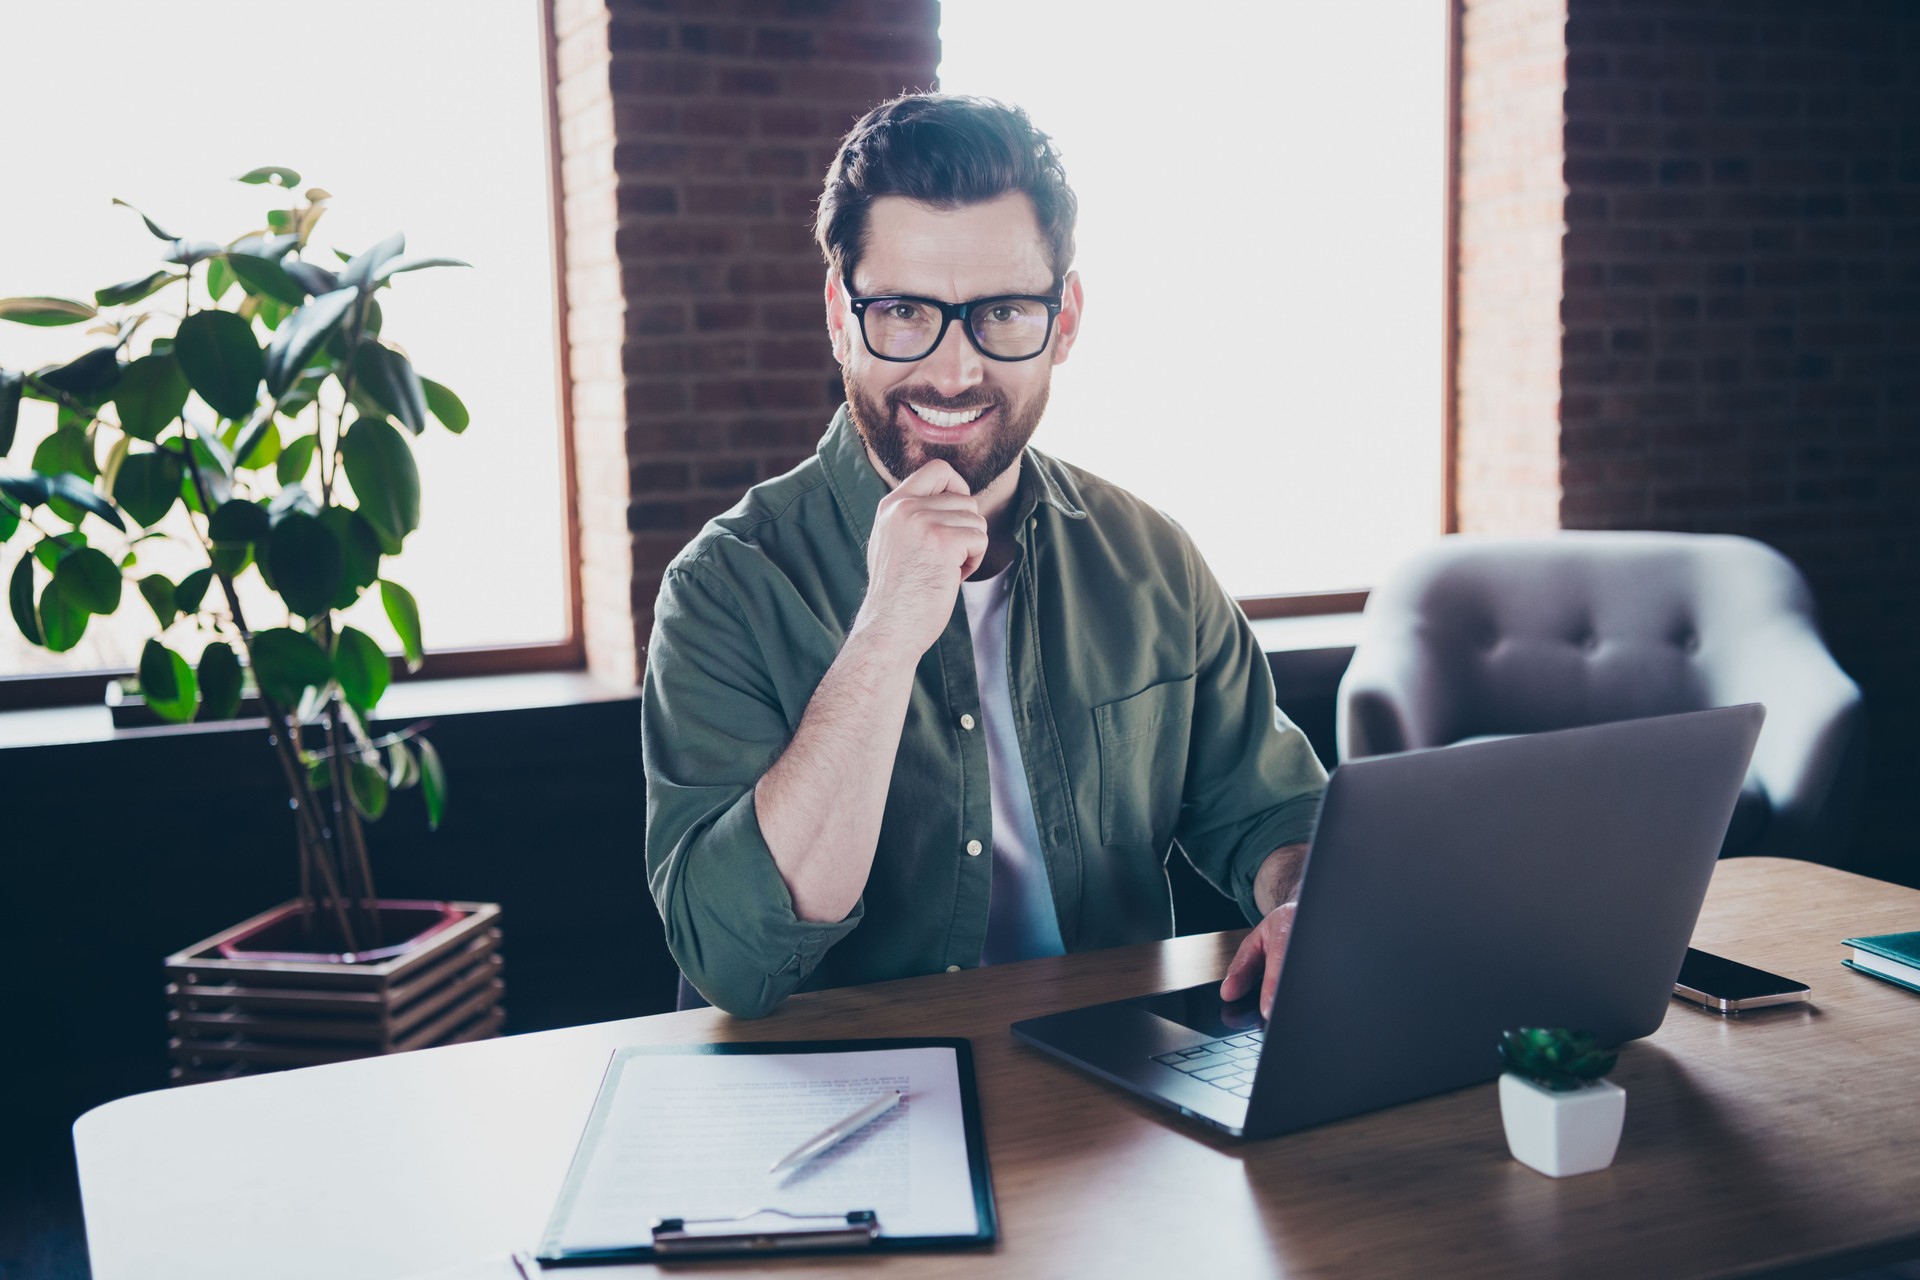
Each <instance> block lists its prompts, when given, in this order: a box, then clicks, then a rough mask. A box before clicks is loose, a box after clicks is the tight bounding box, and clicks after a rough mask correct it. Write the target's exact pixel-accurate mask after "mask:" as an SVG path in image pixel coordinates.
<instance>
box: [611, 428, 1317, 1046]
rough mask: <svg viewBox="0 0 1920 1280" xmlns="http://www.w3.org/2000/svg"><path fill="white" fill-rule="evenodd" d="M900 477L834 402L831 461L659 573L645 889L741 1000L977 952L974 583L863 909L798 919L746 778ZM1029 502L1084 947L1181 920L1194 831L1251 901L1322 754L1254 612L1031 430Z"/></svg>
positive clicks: (1038, 757) (1019, 627) (1034, 753)
mask: <svg viewBox="0 0 1920 1280" xmlns="http://www.w3.org/2000/svg"><path fill="white" fill-rule="evenodd" d="M887 492H888V489H887V485H886V482H885V481H884V480H882V479H881V477H880V475H879V473H878V472H876V471H875V470H874V468H873V466H872V464H871V463H870V462H869V461H868V458H867V454H866V451H865V449H864V447H863V446H862V444H861V442H860V438H859V435H858V433H857V431H856V430H855V429H854V427H853V424H852V421H851V419H850V418H849V416H848V413H847V410H846V408H845V407H844V406H842V408H841V410H840V412H839V414H838V415H837V416H836V417H835V418H834V420H833V424H832V426H831V427H829V428H828V430H827V434H826V436H825V437H824V438H823V439H822V440H821V442H820V446H819V449H818V451H817V453H816V455H815V456H814V457H812V458H810V459H808V460H807V461H806V462H804V463H802V464H801V465H800V466H798V467H796V468H795V469H794V470H793V471H791V472H789V473H787V474H786V475H784V476H781V477H779V478H778V479H775V480H770V481H767V482H766V483H764V484H761V485H757V486H755V487H754V488H753V489H752V490H750V491H749V492H748V493H747V494H746V496H745V497H744V498H742V499H741V501H740V503H739V504H738V505H737V506H735V507H734V508H733V509H732V510H731V511H728V512H727V513H726V514H725V515H722V516H720V517H719V518H718V519H716V520H714V521H712V522H711V523H709V524H708V525H707V527H706V528H705V529H703V530H702V531H701V533H700V535H699V536H698V537H696V538H695V539H694V540H693V542H692V543H691V544H690V545H689V546H688V547H687V548H686V550H684V551H683V552H681V553H680V555H679V556H678V557H676V558H675V560H674V561H673V563H672V564H671V565H670V566H668V569H667V573H666V579H665V582H664V583H663V584H662V586H661V588H660V597H659V602H658V604H657V605H656V606H655V610H654V629H653V637H652V642H651V644H650V646H649V648H648V653H647V670H646V682H645V690H644V701H643V704H642V748H643V751H644V756H645V762H646V779H647V832H646V840H647V853H646V856H647V875H648V881H649V884H650V885H651V887H652V891H653V897H654V901H655V902H656V903H657V905H658V906H659V908H660V915H661V918H662V919H663V920H664V921H665V925H666V938H667V945H668V947H669V948H670V949H671V950H672V952H673V955H674V959H675V960H677V961H678V962H679V964H680V968H681V970H682V971H683V972H684V973H685V974H686V975H687V977H688V979H689V980H691V981H692V983H693V985H694V986H695V987H696V988H698V989H699V991H700V992H701V994H703V995H704V996H706V997H707V998H708V999H709V1000H711V1001H712V1002H713V1003H714V1004H716V1005H718V1006H719V1007H721V1008H723V1009H726V1010H729V1011H730V1012H733V1013H736V1014H741V1015H744V1016H749V1017H754V1016H759V1015H761V1014H764V1013H767V1012H768V1011H770V1010H771V1009H772V1008H773V1007H774V1006H775V1005H777V1004H778V1003H779V1002H780V1001H781V1000H782V999H784V998H785V997H786V996H787V995H788V994H789V993H791V992H793V991H796V990H812V989H815V988H820V987H833V986H842V985H845V984H848V983H857V982H875V981H879V980H882V979H886V978H903V977H909V976H913V975H917V974H925V973H939V972H941V971H943V970H947V969H951V968H955V967H959V968H970V967H973V966H975V965H977V964H978V963H979V958H980V945H981V942H982V940H983V939H984V938H985V937H986V932H987V905H988V900H989V895H990V889H991V879H992V874H993V857H992V850H993V830H992V815H991V808H990V806H991V792H990V789H989V786H988V779H987V743H986V740H985V734H984V733H982V732H981V731H980V728H979V712H980V702H979V693H978V687H977V684H976V681H975V678H974V665H973V645H972V641H971V637H970V635H969V633H968V630H967V612H966V607H965V605H964V603H963V602H962V601H961V600H960V599H959V593H958V592H957V591H956V592H955V600H954V607H953V615H952V617H951V618H950V619H949V620H948V622H947V628H946V630H945V631H944V632H943V633H942V634H941V636H940V639H939V641H938V642H937V643H935V644H934V645H933V647H932V648H930V649H929V650H927V652H926V654H925V655H924V656H923V657H922V658H921V660H920V663H919V666H918V667H917V668H916V670H915V673H914V684H913V692H912V696H911V699H910V701H909V704H908V707H907V716H906V724H905V727H904V728H903V729H902V731H901V736H900V748H899V752H898V755H897V756H896V757H895V761H894V766H893V776H892V779H891V780H890V782H889V784H888V791H887V801H886V809H885V814H884V816H883V818H882V821H881V825H880V840H879V845H878V847H877V852H876V853H875V855H874V859H873V869H872V871H871V872H870V873H869V875H868V877H867V885H866V891H865V893H864V894H863V895H862V896H861V899H860V901H859V903H858V904H856V905H855V906H854V908H853V910H852V911H851V912H850V913H849V914H848V915H847V917H846V918H845V919H844V920H837V921H833V922H830V923H819V922H814V921H808V920H802V919H800V918H799V917H797V916H796V915H795V914H794V910H793V901H792V898H791V897H790V895H789V894H788V892H787V887H786V882H785V881H784V880H782V879H781V877H780V872H779V870H778V869H777V868H776V867H775V865H774V861H773V857H772V855H771V854H770V853H769V852H768V850H767V844H766V841H765V839H764V838H763V837H762V835H761V832H760V824H759V821H758V819H757V818H756V816H755V814H754V791H753V789H754V784H755V783H756V782H758V781H759V779H760V776H761V775H762V774H763V773H765V772H766V770H767V768H768V766H770V765H771V764H772V763H773V761H774V760H775V759H776V758H777V757H778V756H779V754H780V752H781V751H782V750H783V749H784V748H785V747H786V745H787V743H788V741H789V740H790V739H791V738H792V736H793V733H794V731H795V729H796V728H797V727H798V726H799V724H800V717H801V715H802V714H803V713H804V712H805V711H806V709H807V702H808V699H810V698H811V697H812V696H813V691H814V688H815V686H816V685H818V684H819V682H820V678H821V677H822V676H823V675H825V674H826V671H827V668H828V667H829V666H830V665H831V664H832V663H833V660H834V658H835V656H836V655H838V653H839V652H840V646H841V644H842V643H843V642H844V641H845V639H846V637H847V629H848V627H849V626H851V625H852V622H853V619H854V614H855V613H856V612H857V611H858V610H859V608H860V602H861V599H862V597H863V596H864V594H865V592H866V589H867V555H866V550H867V539H868V538H869V537H870V536H871V534H872V532H873V519H874V512H875V509H876V508H877V507H878V505H879V502H880V499H881V498H883V497H885V496H886V494H887ZM1013 501H1014V512H1015V517H1016V521H1015V524H1014V526H1013V527H1014V529H1015V531H1016V532H1015V538H1016V541H1017V543H1018V549H1017V552H1016V556H1015V560H1014V563H1013V565H1012V567H1011V569H1010V570H1009V572H1012V573H1013V574H1015V575H1016V576H1015V578H1014V581H1013V584H1012V595H1011V599H1010V601H1009V603H1008V609H1007V627H1008V637H1007V654H1008V683H1009V688H1010V691H1011V695H1012V703H1013V716H1014V723H1015V729H1016V732H1017V734H1018V737H1019V742H1020V756H1021V759H1022V761H1023V762H1024V764H1025V767H1026V773H1027V785H1028V788H1029V789H1030V791H1031V793H1032V797H1033V812H1034V818H1035V820H1036V825H1037V826H1038V829H1039V833H1040V841H1041V844H1042V846H1043V852H1044V857H1045V862H1046V868H1047V876H1048V880H1049V882H1050V885H1051V889H1052V895H1053V904H1054V909H1055V910H1056V911H1057V912H1058V915H1059V923H1060V936H1061V938H1062V940H1063V941H1064V942H1065V944H1066V947H1067V950H1069V951H1086V950H1090V949H1093V948H1096V947H1112V946H1119V945H1122V944H1126V943H1133V942H1145V941H1149V940H1152V939H1158V938H1166V937H1170V936H1172V933H1173V907H1172V898H1171V895H1170V891H1169V889H1168V884H1167V875H1166V865H1165V864H1166V858H1167V855H1168V853H1169V851H1170V849H1171V848H1172V846H1173V845H1174V844H1175V843H1176V842H1177V843H1178V844H1179V846H1180V848H1181V849H1182V850H1183V851H1184V852H1185V854H1186V856H1187V857H1188V859H1189V860H1191V862H1192V863H1193V865H1194V866H1195V867H1196V868H1197V869H1198V870H1199V872H1200V874H1201V875H1203V876H1205V877H1206V878H1207V880H1208V881H1210V882H1211V883H1212V884H1214V885H1215V886H1216V887H1218V888H1219V889H1220V890H1222V891H1223V892H1225V893H1227V894H1229V895H1230V896H1232V897H1233V898H1235V899H1236V900H1237V901H1238V902H1239V903H1240V906H1241V908H1242V910H1244V911H1245V912H1246V914H1247V918H1248V919H1249V920H1256V919H1258V918H1259V911H1258V909H1257V908H1256V907H1255V905H1254V901H1253V877H1254V873H1255V871H1256V870H1258V868H1259V866H1260V864H1261V863H1262V862H1263V861H1264V860H1265V858H1266V856H1267V854H1268V853H1270V852H1271V851H1272V850H1274V849H1276V848H1278V847H1280V846H1282V845H1286V844H1292V843H1294V842H1296V841H1301V840H1305V839H1307V838H1308V836H1309V834H1310V833H1311V831H1312V829H1313V823H1314V819H1315V816H1316V814H1317V811H1318V807H1319V801H1320V794H1321V791H1322V788H1323V787H1324V785H1325V781H1326V774H1325V772H1324V771H1323V770H1322V768H1321V766H1320V764H1319V761H1318V760H1317V759H1315V757H1314V754H1313V751H1312V749H1311V748H1310V747H1309V746H1308V745H1307V741H1306V739H1305V737H1304V736H1303V735H1302V734H1301V733H1300V731H1299V730H1298V729H1296V728H1295V727H1294V726H1293V725H1292V724H1291V723H1290V722H1289V721H1288V720H1287V719H1286V717H1285V716H1284V715H1282V714H1281V713H1280V712H1279V711H1278V710H1277V709H1276V707H1275V706H1274V692H1273V677H1272V675H1271V674H1270V672H1269V671H1268V668H1267V664H1266V658H1265V655H1264V654H1263V653H1262V652H1261V650H1260V648H1259V646H1258V645H1257V644H1256V643H1255V641H1254V637H1253V633H1252V631H1251V629H1250V628H1249V627H1248V626H1247V621H1246V618H1245V617H1244V616H1243V615H1242V614H1241V612H1240V610H1239V609H1238V607H1237V606H1235V604H1234V603H1233V601H1232V599H1231V598H1229V597H1228V596H1227V594H1226V593H1225V592H1224V591H1223V590H1222V589H1221V587H1220V585H1219V584H1218V583H1217V582H1216V581H1215V580H1214V578H1213V576H1212V574H1211V573H1209V572H1208V570H1207V567H1206V565H1205V564H1204V563H1202V562H1201V559H1200V556H1199V554H1198V553H1197V552H1196V551H1195V550H1194V548H1193V545H1192V543H1191V542H1190V541H1189V540H1188V539H1187V537H1186V535H1185V534H1184V533H1183V532H1182V531H1181V530H1180V529H1179V528H1178V527H1177V526H1176V525H1175V524H1174V523H1173V522H1172V521H1171V520H1169V519H1167V518H1166V517H1165V516H1163V515H1161V514H1160V513H1159V512H1157V511H1155V510H1154V509H1153V508H1152V507H1150V506H1148V505H1147V504H1146V503H1144V502H1141V501H1140V500H1139V499H1137V498H1135V497H1133V496H1132V495H1131V494H1128V493H1127V492H1125V491H1124V490H1122V489H1119V488H1117V487H1115V486H1114V485H1111V484H1109V483H1107V482H1106V481H1104V480H1101V479H1099V478H1097V477H1095V476H1092V475H1089V474H1087V473H1086V472H1084V471H1080V470H1078V469H1077V468H1074V467H1070V466H1067V465H1065V464H1063V463H1060V462H1058V461H1055V460H1054V459H1052V458H1049V457H1047V456H1046V455H1045V454H1042V453H1040V452H1038V451H1037V450H1034V449H1028V450H1027V452H1026V454H1025V457H1024V461H1023V465H1022V467H1021V479H1020V486H1019V489H1018V491H1017V493H1016V495H1015V497H1014V500H1013ZM853 852H854V851H852V850H849V854H850V855H851V854H852V853H853Z"/></svg>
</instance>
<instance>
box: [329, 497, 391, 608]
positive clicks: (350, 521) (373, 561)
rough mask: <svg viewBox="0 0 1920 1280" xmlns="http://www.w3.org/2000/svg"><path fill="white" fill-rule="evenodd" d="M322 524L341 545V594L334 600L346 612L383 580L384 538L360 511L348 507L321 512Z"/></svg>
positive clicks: (336, 605) (335, 604)
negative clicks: (382, 548) (363, 594)
mask: <svg viewBox="0 0 1920 1280" xmlns="http://www.w3.org/2000/svg"><path fill="white" fill-rule="evenodd" d="M320 523H322V524H324V525H326V526H327V530H328V531H329V532H330V533H332V534H333V536H334V539H335V540H336V541H337V542H339V544H340V593H339V594H338V595H336V596H335V597H334V598H333V607H334V608H336V609H345V608H347V607H349V606H350V605H352V604H353V603H354V601H356V600H358V599H359V598H360V593H361V592H362V591H365V590H366V589H367V588H368V587H370V586H372V585H373V584H374V583H375V582H378V581H379V580H380V535H379V534H377V533H375V532H374V531H373V526H372V525H370V524H368V523H367V522H366V519H365V517H363V516H362V515H361V514H360V513H359V512H358V511H354V510H351V509H350V508H347V507H328V508H327V509H326V510H325V511H322V512H321V513H320Z"/></svg>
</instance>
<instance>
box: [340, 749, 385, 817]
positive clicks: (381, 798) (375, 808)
mask: <svg viewBox="0 0 1920 1280" xmlns="http://www.w3.org/2000/svg"><path fill="white" fill-rule="evenodd" d="M347 793H348V794H349V795H350V796H352V798H353V807H354V808H356V809H358V810H359V811H360V816H361V817H363V818H365V819H366V820H367V821H368V822H378V821H379V820H380V815H381V814H383V813H385V812H386V811H387V794H388V792H387V775H386V774H384V773H382V772H381V771H380V770H379V769H377V768H375V767H374V766H372V765H370V764H368V763H367V762H366V761H364V760H353V761H349V762H348V764H347Z"/></svg>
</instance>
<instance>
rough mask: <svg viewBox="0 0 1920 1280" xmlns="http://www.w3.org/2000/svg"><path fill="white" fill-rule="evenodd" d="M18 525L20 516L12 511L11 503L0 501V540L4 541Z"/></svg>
mask: <svg viewBox="0 0 1920 1280" xmlns="http://www.w3.org/2000/svg"><path fill="white" fill-rule="evenodd" d="M19 527H20V516H19V514H18V513H17V512H16V511H14V509H13V504H12V503H11V502H10V501H9V502H0V542H5V541H6V540H7V539H8V538H11V537H12V536H13V535H14V531H15V530H17V529H19Z"/></svg>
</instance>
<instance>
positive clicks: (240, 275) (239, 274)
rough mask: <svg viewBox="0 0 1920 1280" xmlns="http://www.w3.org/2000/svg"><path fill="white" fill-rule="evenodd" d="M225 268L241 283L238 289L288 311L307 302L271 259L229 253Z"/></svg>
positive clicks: (291, 280)
mask: <svg viewBox="0 0 1920 1280" xmlns="http://www.w3.org/2000/svg"><path fill="white" fill-rule="evenodd" d="M227 268H228V269H229V270H230V271H232V272H233V274H234V278H235V279H237V280H239V281H240V287H241V288H243V289H245V290H246V291H247V292H248V293H251V294H253V295H254V296H256V297H265V298H272V299H273V300H274V301H275V302H284V303H286V304H287V305H288V306H290V307H297V306H299V305H300V304H301V303H303V302H305V301H306V300H307V291H306V290H305V289H302V288H301V287H300V286H299V284H297V283H296V282H295V281H294V279H293V277H292V276H289V275H288V274H287V273H286V270H285V269H284V268H283V267H281V265H280V264H279V263H278V262H275V261H274V260H272V259H271V258H262V257H257V256H255V255H254V254H250V253H228V254H227Z"/></svg>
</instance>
